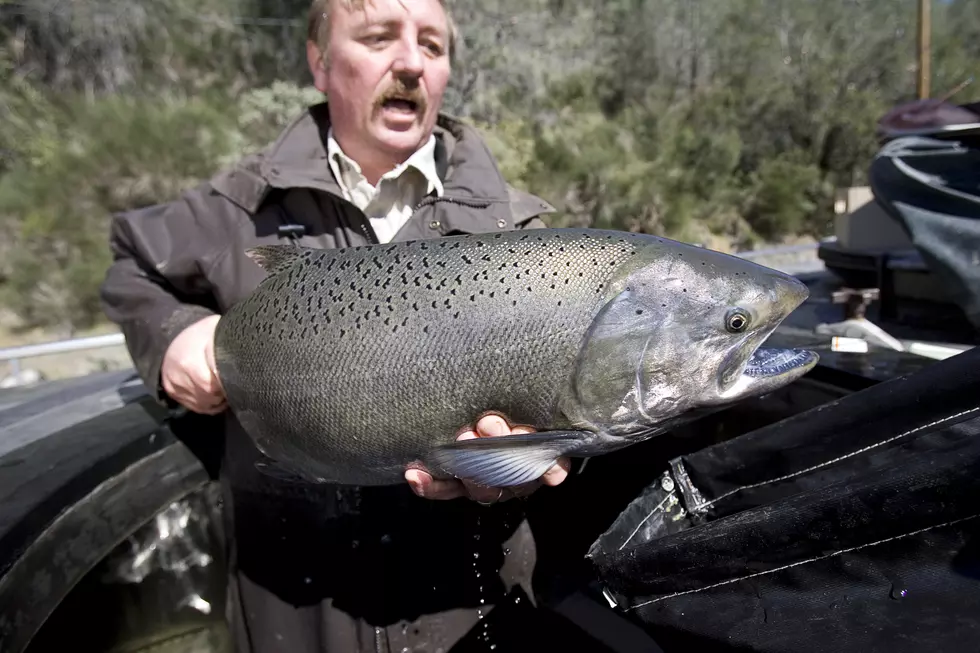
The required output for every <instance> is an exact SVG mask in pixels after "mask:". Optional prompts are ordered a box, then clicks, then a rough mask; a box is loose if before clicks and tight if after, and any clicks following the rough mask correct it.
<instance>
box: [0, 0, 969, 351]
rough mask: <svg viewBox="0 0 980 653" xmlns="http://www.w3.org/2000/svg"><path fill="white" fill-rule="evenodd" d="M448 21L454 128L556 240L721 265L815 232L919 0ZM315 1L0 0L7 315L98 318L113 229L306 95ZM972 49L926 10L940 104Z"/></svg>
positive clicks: (892, 90) (651, 1) (950, 5)
mask: <svg viewBox="0 0 980 653" xmlns="http://www.w3.org/2000/svg"><path fill="white" fill-rule="evenodd" d="M449 4H450V6H451V7H452V11H453V13H454V16H455V18H456V20H457V22H458V24H459V25H460V28H461V30H462V42H461V47H460V52H459V59H458V61H457V63H456V66H455V69H454V76H453V81H452V84H451V87H450V89H449V90H448V92H447V94H446V107H445V108H446V111H447V112H449V113H451V114H454V115H457V116H459V117H461V118H463V119H465V120H467V121H470V122H472V123H473V124H475V125H476V126H478V127H479V128H480V129H481V130H482V132H483V133H484V134H485V135H486V138H487V141H488V144H489V147H490V148H491V150H492V151H493V152H494V153H495V154H496V155H497V157H498V158H499V162H500V165H501V168H502V170H503V172H504V174H505V175H506V176H507V178H508V179H510V180H511V181H512V183H514V184H515V185H516V186H518V187H521V188H524V189H526V190H529V191H531V192H534V193H537V194H540V195H542V196H543V197H545V198H546V199H548V200H549V201H551V202H552V203H554V204H555V205H556V206H557V207H558V208H559V209H560V211H559V213H558V214H556V215H554V216H552V217H551V218H550V219H549V220H550V223H551V224H552V225H554V226H570V225H578V226H596V227H604V228H615V229H625V230H632V231H642V232H649V233H657V234H663V235H667V236H671V237H675V238H680V239H682V240H688V241H695V242H700V243H704V244H707V245H709V246H711V247H715V248H719V249H744V248H749V247H755V246H759V245H761V244H767V243H775V242H780V241H785V240H791V239H794V238H799V237H820V236H823V235H826V234H828V233H829V232H830V229H831V227H830V219H831V215H832V202H833V196H834V190H835V188H838V187H841V186H849V185H855V184H861V183H864V180H865V170H866V167H867V164H868V162H869V159H870V157H871V156H872V155H873V153H874V151H875V149H876V147H877V144H876V140H875V134H874V129H875V122H876V121H877V119H878V118H879V117H880V116H881V115H882V114H883V113H884V112H885V111H886V110H887V109H888V108H890V107H891V106H894V105H895V104H897V103H899V102H902V101H907V100H910V99H913V97H914V93H915V74H916V67H915V65H916V41H915V35H916V7H917V2H916V0H842V1H841V2H837V3H830V4H827V3H817V2H785V1H783V0H576V1H574V2H572V1H571V0H452V1H451V2H450V3H449ZM307 7H308V1H307V0H302V1H301V0H287V1H285V2H283V1H281V0H280V1H277V2H272V1H271V0H197V1H195V2H191V1H190V0H159V1H157V2H152V3H150V2H137V3H133V2H125V1H124V0H82V1H80V2H73V3H63V2H60V1H58V0H0V229H3V233H4V234H5V237H4V238H3V240H2V241H0V302H2V303H3V305H5V306H6V307H8V308H9V309H11V310H13V311H14V312H15V313H16V314H17V315H18V316H19V317H20V318H21V320H22V321H23V323H24V324H25V325H45V326H52V327H57V328H59V329H62V330H64V331H65V332H71V331H72V330H73V329H77V328H79V327H84V326H88V325H89V324H90V323H92V322H93V321H97V320H99V319H100V309H99V306H98V301H97V293H98V284H99V282H100V281H101V279H102V275H103V273H104V270H105V267H106V265H107V264H108V262H109V253H108V249H107V246H106V235H107V223H108V218H109V216H110V214H112V213H113V212H116V211H124V210H127V209H130V208H135V207H139V206H145V205H148V204H152V203H156V202H164V201H167V200H169V199H172V198H173V197H175V196H176V195H177V194H178V193H179V192H180V191H181V190H182V189H184V188H187V187H189V186H192V185H194V184H197V183H199V182H200V181H201V180H204V179H206V178H208V177H209V176H210V175H211V174H213V173H214V172H215V171H216V170H218V169H219V168H221V167H223V166H227V165H229V164H231V163H232V162H233V161H234V160H236V159H237V158H238V157H240V156H242V155H243V154H246V153H248V152H253V151H255V150H257V149H259V148H261V147H263V146H265V145H266V144H268V143H269V142H270V141H271V140H273V139H274V138H275V137H276V136H277V135H278V133H279V131H280V130H281V129H282V127H283V126H284V125H285V124H286V123H287V122H288V121H289V120H291V119H292V118H293V117H294V116H295V115H297V114H298V113H299V112H301V111H302V110H303V108H304V107H305V106H307V105H309V104H311V103H313V102H316V101H318V100H319V94H318V93H317V92H316V91H315V90H313V89H311V88H310V87H309V86H308V84H309V73H308V71H307V70H306V60H305V51H304V45H303V38H304V35H305V19H306V10H307ZM978 32H980V5H978V4H977V3H970V2H968V1H967V0H947V1H944V2H935V3H933V34H932V43H933V49H932V57H933V62H932V65H933V68H932V83H933V92H934V94H935V95H939V94H941V93H942V92H944V91H945V90H946V89H948V88H951V87H953V86H955V85H956V84H958V83H959V82H960V81H962V80H963V79H965V78H967V77H968V76H970V75H977V74H978V73H980V63H978V62H980V39H978V38H977V36H978V35H980V34H978ZM973 88H974V87H969V88H968V89H967V90H966V91H963V92H962V94H961V96H958V97H957V98H956V100H958V101H968V100H969V99H970V97H969V96H970V94H971V91H972V89H973ZM973 97H978V96H976V95H974V96H973Z"/></svg>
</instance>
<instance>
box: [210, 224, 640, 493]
mask: <svg viewBox="0 0 980 653" xmlns="http://www.w3.org/2000/svg"><path fill="white" fill-rule="evenodd" d="M636 251H637V249H636V243H634V242H633V241H632V239H631V238H630V236H629V235H627V234H623V235H616V236H614V235H603V236H599V237H597V236H595V235H592V234H589V233H588V232H584V231H583V232H569V233H566V232H559V231H555V232H554V233H551V232H548V231H538V232H537V233H535V232H531V231H529V232H506V233H500V234H493V235H492V236H482V237H452V238H444V239H439V240H420V241H410V242H399V243H393V244H389V245H384V246H372V247H355V248H350V249H343V250H302V253H301V254H298V255H297V256H296V259H295V261H294V262H293V263H292V264H290V265H288V266H286V267H284V268H283V269H281V270H280V271H279V272H278V273H276V274H271V275H270V277H269V278H268V279H267V280H266V281H264V282H263V283H262V284H261V285H260V287H259V288H258V289H257V290H256V291H255V293H254V294H253V295H251V296H250V297H249V298H248V299H246V300H245V301H243V302H241V303H239V304H238V305H236V306H235V307H233V308H232V310H231V311H229V313H228V315H226V316H225V317H224V318H223V319H222V320H221V321H220V325H219V331H218V333H217V335H216V357H217V361H218V366H219V374H220V376H221V378H222V381H223V383H224V384H225V386H226V391H227V393H228V396H229V401H230V402H231V404H232V405H236V406H238V407H239V408H240V410H241V412H245V413H247V414H250V415H251V420H252V421H253V422H255V423H254V424H253V425H251V426H252V428H253V429H258V430H259V432H261V434H262V435H265V436H267V437H271V436H268V434H271V433H275V436H274V437H275V439H277V440H278V439H286V440H288V441H290V442H293V443H295V446H296V448H297V449H298V450H301V451H303V452H304V453H306V454H308V455H310V456H313V457H315V458H316V459H318V460H324V461H327V464H328V465H329V466H330V467H333V466H335V465H353V463H354V462H355V461H358V460H361V459H362V458H363V457H364V456H365V455H367V454H368V453H369V452H370V454H371V456H372V459H373V460H374V466H375V472H373V473H366V476H368V477H371V478H374V477H376V476H378V475H379V474H380V476H381V477H384V478H389V477H390V476H391V475H392V474H397V475H398V477H399V478H400V476H401V473H402V472H401V471H400V470H402V469H403V466H404V463H405V461H406V460H407V459H417V458H420V457H421V456H422V454H423V453H424V451H425V450H426V448H427V447H430V446H431V445H432V442H433V440H434V439H435V440H439V441H450V440H452V439H453V438H455V436H456V434H457V432H458V429H459V428H460V427H462V426H464V425H466V424H468V423H471V422H472V421H473V420H474V418H476V417H477V416H478V415H480V414H481V413H482V412H484V411H490V410H497V411H501V412H503V413H505V414H507V415H508V416H509V417H510V418H511V419H513V420H514V421H515V422H518V423H528V424H539V423H545V422H547V423H556V422H555V420H556V419H558V420H559V421H560V415H557V414H556V410H557V402H558V398H559V394H560V392H561V391H562V389H563V388H564V387H565V386H566V385H567V376H568V373H569V370H570V368H571V366H572V364H573V361H574V358H575V356H576V354H577V353H578V351H579V343H580V341H581V339H582V337H583V335H584V334H585V332H586V330H587V329H588V326H589V324H590V322H591V319H592V315H593V314H594V312H595V310H596V309H597V307H599V306H601V304H602V303H603V302H605V301H606V300H607V297H606V293H605V292H604V291H605V290H606V289H607V288H608V285H609V280H610V278H611V277H613V276H615V274H616V273H617V268H618V265H619V264H621V263H622V262H624V261H626V260H627V259H628V258H629V257H631V256H632V255H634V254H635V252H636ZM245 388H248V389H249V390H248V392H245V391H244V389H245ZM243 425H244V422H243ZM248 426H249V425H246V428H248ZM260 438H261V436H260ZM379 440H383V442H384V446H383V447H380V448H379V447H378V441H379ZM269 446H271V445H269ZM379 452H382V453H379ZM394 470H397V471H394ZM370 480H371V479H370V478H358V482H360V483H366V482H368V481H370Z"/></svg>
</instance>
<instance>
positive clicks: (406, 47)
mask: <svg viewBox="0 0 980 653" xmlns="http://www.w3.org/2000/svg"><path fill="white" fill-rule="evenodd" d="M420 50H421V46H419V45H418V44H417V43H414V42H410V40H409V39H403V40H402V41H401V46H400V48H399V51H398V54H397V56H396V57H395V61H394V65H393V66H392V70H393V72H394V73H395V74H397V75H402V76H405V77H421V76H422V73H423V72H424V70H423V67H424V63H425V62H424V60H423V58H422V52H421V51H420Z"/></svg>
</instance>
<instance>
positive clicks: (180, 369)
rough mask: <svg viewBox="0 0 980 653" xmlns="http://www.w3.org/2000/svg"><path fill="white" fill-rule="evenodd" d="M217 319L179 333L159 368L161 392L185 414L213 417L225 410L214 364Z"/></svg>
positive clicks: (195, 325)
mask: <svg viewBox="0 0 980 653" xmlns="http://www.w3.org/2000/svg"><path fill="white" fill-rule="evenodd" d="M219 319H220V316H218V315H214V316H211V317H206V318H204V319H203V320H200V321H199V322H195V323H194V324H192V325H191V326H189V327H187V328H186V329H184V330H183V331H181V333H180V335H178V336H177V337H176V338H174V340H173V342H172V343H170V347H169V348H167V353H166V354H165V355H164V358H163V366H162V367H161V368H160V376H161V381H162V383H163V390H164V392H166V393H167V395H169V396H170V398H172V399H173V400H174V401H176V402H177V403H179V404H180V405H182V406H185V407H186V408H187V409H188V410H191V411H194V412H195V413H201V414H204V415H215V414H217V413H220V412H221V411H223V410H224V409H225V407H226V404H225V392H224V388H223V387H222V386H221V381H220V380H219V379H218V373H217V369H216V367H215V364H214V329H215V327H217V325H218V320H219Z"/></svg>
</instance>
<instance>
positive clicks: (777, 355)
mask: <svg viewBox="0 0 980 653" xmlns="http://www.w3.org/2000/svg"><path fill="white" fill-rule="evenodd" d="M818 359H819V357H818V356H817V354H815V353H814V352H812V351H809V350H806V349H765V348H761V347H760V348H759V349H756V350H755V353H753V354H752V357H751V358H749V361H748V363H746V365H745V369H744V370H743V372H742V374H744V375H745V376H750V377H753V378H757V379H758V378H767V377H777V376H782V375H784V374H788V373H790V372H795V371H802V369H801V368H806V369H809V368H811V367H813V366H814V365H816V363H817V360H818Z"/></svg>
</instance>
